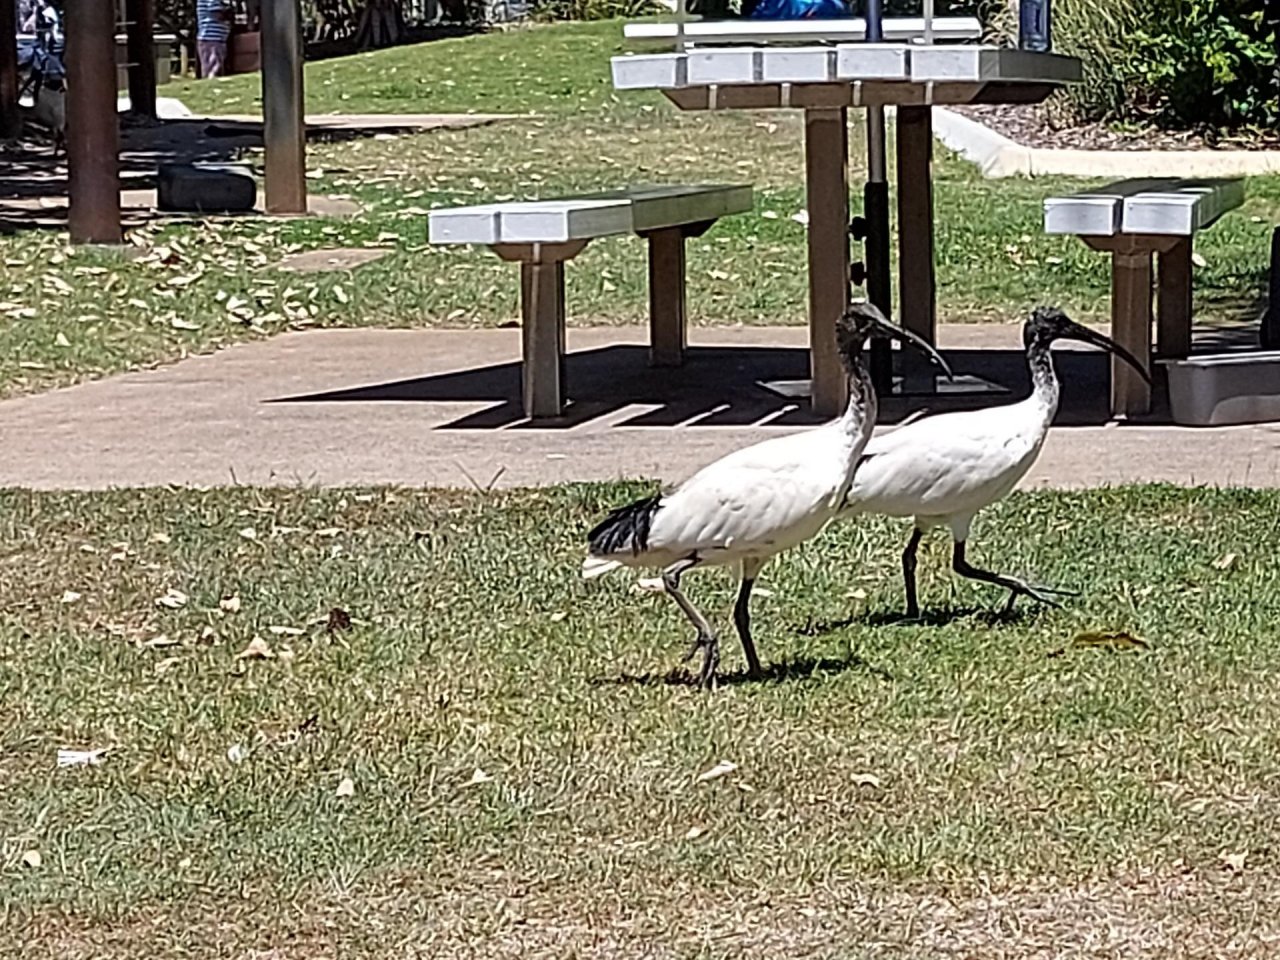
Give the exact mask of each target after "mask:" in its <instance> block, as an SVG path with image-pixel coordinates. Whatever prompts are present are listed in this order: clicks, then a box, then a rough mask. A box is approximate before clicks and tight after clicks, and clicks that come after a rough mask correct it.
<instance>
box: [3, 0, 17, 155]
mask: <svg viewBox="0 0 1280 960" xmlns="http://www.w3.org/2000/svg"><path fill="white" fill-rule="evenodd" d="M14 8H15V4H14V3H13V0H3V2H0V137H6V138H8V137H16V136H17V135H18V134H19V133H21V132H22V117H21V115H20V114H19V113H18V18H17V14H16V13H15V10H14Z"/></svg>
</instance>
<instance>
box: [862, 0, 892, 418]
mask: <svg viewBox="0 0 1280 960" xmlns="http://www.w3.org/2000/svg"><path fill="white" fill-rule="evenodd" d="M882 21H883V17H882V16H881V0H867V8H866V41H867V43H881V42H883V41H884V25H883V22H882ZM886 170H887V168H886V165H885V134H884V107H882V106H879V105H875V106H869V107H867V182H866V184H865V185H864V186H863V189H862V215H863V217H864V219H865V220H866V222H867V238H866V242H865V243H864V244H863V251H864V254H865V256H866V261H867V299H868V300H870V301H871V302H872V303H874V304H875V305H876V306H877V307H879V308H880V310H881V312H882V313H884V315H885V316H886V317H891V316H893V293H892V291H893V279H892V274H891V273H890V270H889V177H888V174H887V172H886ZM871 382H872V383H873V384H874V385H875V388H876V393H878V394H880V396H882V397H883V396H888V394H889V393H890V392H891V391H892V390H893V349H892V345H891V344H890V343H889V342H888V341H887V340H881V339H879V338H877V339H874V340H872V341H871Z"/></svg>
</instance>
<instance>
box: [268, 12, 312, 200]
mask: <svg viewBox="0 0 1280 960" xmlns="http://www.w3.org/2000/svg"><path fill="white" fill-rule="evenodd" d="M302 104H303V97H302V27H301V17H300V15H299V11H298V0H263V3H262V120H263V124H262V131H263V132H262V138H263V141H264V143H265V144H266V148H267V149H266V152H267V158H266V168H267V169H266V178H265V179H266V195H267V199H266V205H267V212H268V213H306V210H307V179H306V172H307V160H306V127H305V123H306V120H305V117H304V114H303V108H302Z"/></svg>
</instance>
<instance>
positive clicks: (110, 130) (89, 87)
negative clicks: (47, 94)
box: [0, 0, 122, 243]
mask: <svg viewBox="0 0 1280 960" xmlns="http://www.w3.org/2000/svg"><path fill="white" fill-rule="evenodd" d="M0 2H5V0H0ZM66 14H67V168H68V177H67V180H68V184H67V192H68V195H69V197H70V202H71V211H70V216H69V217H68V221H69V222H68V225H69V227H70V230H71V242H72V243H120V241H121V239H122V236H121V232H120V130H119V126H118V121H117V119H116V49H115V46H116V44H115V34H116V17H115V4H113V3H107V2H104V0H67V3H66Z"/></svg>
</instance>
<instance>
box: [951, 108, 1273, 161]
mask: <svg viewBox="0 0 1280 960" xmlns="http://www.w3.org/2000/svg"><path fill="white" fill-rule="evenodd" d="M951 109H953V110H955V112H956V113H959V114H961V115H962V116H966V117H968V118H969V119H970V120H976V121H978V122H979V123H981V124H983V125H984V126H987V127H990V128H991V129H992V130H995V131H996V132H997V133H1000V134H1003V135H1004V136H1006V137H1008V138H1009V139H1010V140H1013V141H1014V142H1015V143H1020V144H1022V145H1023V146H1025V147H1036V148H1043V149H1051V150H1280V132H1270V131H1267V132H1258V133H1256V134H1254V135H1251V136H1245V135H1240V136H1232V137H1222V138H1217V139H1210V138H1208V137H1206V136H1203V135H1202V134H1199V133H1195V132H1192V131H1187V130H1161V129H1159V128H1157V127H1149V126H1143V127H1139V126H1126V127H1116V126H1112V125H1109V124H1105V123H1084V124H1079V125H1077V126H1070V127H1064V126H1062V125H1061V124H1059V123H1056V122H1055V121H1054V119H1053V118H1052V116H1051V115H1050V113H1049V110H1048V109H1047V108H1046V107H1045V106H1044V105H1040V104H1037V105H1016V104H984V105H971V106H961V107H952V108H951Z"/></svg>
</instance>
